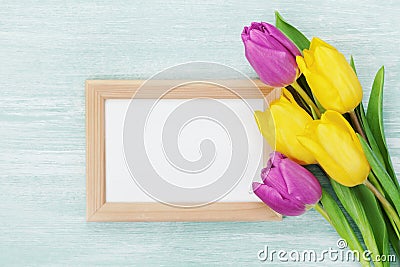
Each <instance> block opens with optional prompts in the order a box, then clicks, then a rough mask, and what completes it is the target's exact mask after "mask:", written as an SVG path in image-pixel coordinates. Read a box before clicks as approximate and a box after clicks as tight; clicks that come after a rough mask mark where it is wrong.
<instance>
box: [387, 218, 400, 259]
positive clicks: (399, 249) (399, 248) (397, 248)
mask: <svg viewBox="0 0 400 267" xmlns="http://www.w3.org/2000/svg"><path fill="white" fill-rule="evenodd" d="M385 223H386V228H387V229H388V234H389V240H390V244H392V247H393V250H394V252H396V254H397V257H399V258H400V240H399V239H398V238H397V236H396V232H395V230H394V229H393V225H392V223H391V222H390V221H389V218H388V216H385Z"/></svg>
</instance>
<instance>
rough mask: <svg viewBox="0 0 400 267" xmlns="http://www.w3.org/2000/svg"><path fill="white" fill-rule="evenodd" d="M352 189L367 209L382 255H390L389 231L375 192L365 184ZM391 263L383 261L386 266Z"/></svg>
mask: <svg viewBox="0 0 400 267" xmlns="http://www.w3.org/2000/svg"><path fill="white" fill-rule="evenodd" d="M350 190H353V191H354V192H355V194H356V196H357V197H358V199H359V200H360V202H361V204H362V206H363V207H364V210H365V211H366V215H367V218H368V222H369V224H370V225H371V228H372V231H373V234H374V237H375V241H376V244H377V246H378V249H379V253H380V255H386V256H387V255H389V249H390V248H389V236H388V231H387V228H386V223H385V219H384V216H383V213H382V210H381V208H380V206H379V203H378V202H377V201H376V198H375V196H374V194H373V193H372V192H371V191H369V189H368V188H367V187H366V186H365V185H359V186H356V187H353V188H351V189H350ZM389 264H390V263H389V262H383V265H384V266H389Z"/></svg>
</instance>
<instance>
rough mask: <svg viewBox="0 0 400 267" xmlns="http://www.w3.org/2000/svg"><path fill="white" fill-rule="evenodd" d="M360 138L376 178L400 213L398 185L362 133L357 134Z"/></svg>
mask: <svg viewBox="0 0 400 267" xmlns="http://www.w3.org/2000/svg"><path fill="white" fill-rule="evenodd" d="M357 137H358V139H359V140H360V143H361V146H362V148H363V150H364V154H365V156H366V157H367V160H368V162H369V165H371V169H372V171H373V172H374V174H375V176H376V178H377V179H378V181H379V182H380V184H381V185H382V187H383V190H385V192H386V196H387V197H389V199H390V200H391V201H392V203H393V205H394V208H395V209H396V211H397V213H398V214H399V213H400V193H399V191H398V189H397V186H396V185H395V184H394V183H393V180H392V179H391V177H390V175H389V174H388V173H387V172H386V169H385V167H384V166H383V165H382V164H381V163H380V162H379V160H378V158H377V156H376V155H375V154H374V152H373V151H372V150H371V148H370V147H369V145H368V144H367V142H366V141H365V140H364V138H362V137H361V135H359V134H357Z"/></svg>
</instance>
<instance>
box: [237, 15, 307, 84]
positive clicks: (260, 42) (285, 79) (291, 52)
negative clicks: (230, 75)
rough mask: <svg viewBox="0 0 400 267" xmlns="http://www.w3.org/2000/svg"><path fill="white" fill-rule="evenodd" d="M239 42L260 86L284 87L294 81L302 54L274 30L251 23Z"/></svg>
mask: <svg viewBox="0 0 400 267" xmlns="http://www.w3.org/2000/svg"><path fill="white" fill-rule="evenodd" d="M242 40H243V43H244V47H245V54H246V58H247V60H248V61H249V62H250V65H251V66H252V67H253V69H254V70H255V71H256V72H257V74H258V76H259V77H260V79H261V81H262V82H263V83H265V84H267V85H269V86H272V87H285V86H287V85H289V84H292V83H293V82H294V81H295V80H296V78H297V76H298V74H299V69H298V67H297V63H296V56H301V53H300V51H299V49H298V48H297V47H296V46H295V45H294V44H293V43H292V41H290V40H289V39H288V38H287V37H286V36H285V35H284V34H283V33H282V32H281V31H279V30H278V29H277V28H275V26H273V25H271V24H268V23H265V22H261V23H258V22H252V23H251V25H250V27H244V29H243V32H242Z"/></svg>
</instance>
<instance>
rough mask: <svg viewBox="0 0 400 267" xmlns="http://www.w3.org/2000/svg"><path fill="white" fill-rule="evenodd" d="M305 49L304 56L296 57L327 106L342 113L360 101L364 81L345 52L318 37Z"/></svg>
mask: <svg viewBox="0 0 400 267" xmlns="http://www.w3.org/2000/svg"><path fill="white" fill-rule="evenodd" d="M303 52H304V58H303V57H301V56H298V57H296V61H297V64H298V65H299V68H300V70H301V72H302V73H303V74H304V76H305V77H306V79H307V82H308V85H309V86H310V88H311V91H312V92H313V94H314V96H315V97H316V98H317V100H318V101H319V102H320V104H321V105H322V106H323V107H324V108H325V109H330V110H335V111H337V112H339V113H341V114H343V113H346V112H349V111H352V110H353V109H354V108H355V107H357V106H358V104H360V102H361V100H362V95H363V92H362V88H361V84H360V82H359V80H358V78H357V75H356V73H355V72H354V70H353V69H352V68H351V66H350V64H349V63H348V62H347V60H346V58H345V57H344V55H343V54H341V53H340V52H339V51H337V50H336V48H334V47H333V46H331V45H329V44H327V43H325V42H324V41H322V40H321V39H318V38H313V39H312V41H311V45H310V49H309V50H307V49H305V50H304V51H303Z"/></svg>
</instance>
